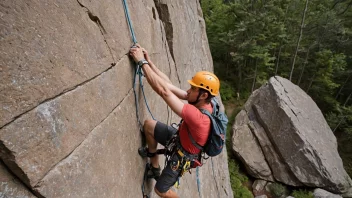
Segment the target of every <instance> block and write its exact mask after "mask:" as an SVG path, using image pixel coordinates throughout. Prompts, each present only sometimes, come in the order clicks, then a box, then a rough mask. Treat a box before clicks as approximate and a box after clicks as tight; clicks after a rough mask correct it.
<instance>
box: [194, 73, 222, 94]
mask: <svg viewBox="0 0 352 198" xmlns="http://www.w3.org/2000/svg"><path fill="white" fill-rule="evenodd" d="M188 82H189V84H191V85H193V86H195V87H199V88H202V89H205V90H207V91H209V92H210V94H211V95H213V96H216V95H218V93H219V88H220V81H219V79H218V77H216V76H215V74H213V73H211V72H208V71H200V72H197V73H196V75H194V76H193V78H192V80H188Z"/></svg>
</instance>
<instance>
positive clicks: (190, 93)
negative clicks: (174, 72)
mask: <svg viewBox="0 0 352 198" xmlns="http://www.w3.org/2000/svg"><path fill="white" fill-rule="evenodd" d="M198 95H199V88H198V87H195V86H192V85H191V88H189V89H188V90H187V101H188V103H189V104H194V103H196V102H198V101H197V99H198Z"/></svg>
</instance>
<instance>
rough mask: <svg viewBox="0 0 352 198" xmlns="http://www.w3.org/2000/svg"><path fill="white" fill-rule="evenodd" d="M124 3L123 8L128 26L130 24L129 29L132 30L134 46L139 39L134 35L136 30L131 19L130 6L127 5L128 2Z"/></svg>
mask: <svg viewBox="0 0 352 198" xmlns="http://www.w3.org/2000/svg"><path fill="white" fill-rule="evenodd" d="M122 2H123V8H124V10H125V15H126V19H127V24H128V27H129V29H130V32H131V36H132V41H133V45H134V44H136V43H137V39H136V35H135V34H134V29H133V25H132V21H131V17H130V11H129V10H128V5H127V2H126V0H122Z"/></svg>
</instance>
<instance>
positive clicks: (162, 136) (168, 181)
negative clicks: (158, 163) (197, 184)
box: [154, 122, 180, 193]
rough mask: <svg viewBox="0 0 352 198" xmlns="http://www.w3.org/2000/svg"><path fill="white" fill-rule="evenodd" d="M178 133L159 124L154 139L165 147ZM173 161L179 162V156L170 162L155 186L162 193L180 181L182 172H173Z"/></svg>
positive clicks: (175, 156) (156, 126)
mask: <svg viewBox="0 0 352 198" xmlns="http://www.w3.org/2000/svg"><path fill="white" fill-rule="evenodd" d="M176 132H177V129H175V128H173V127H171V126H168V125H166V124H164V123H161V122H157V123H156V125H155V129H154V139H155V140H156V141H157V142H158V143H160V144H162V145H163V146H165V145H166V143H167V142H168V141H169V140H170V139H171V138H172V136H173V135H174V134H175V133H176ZM173 161H176V162H177V161H178V157H177V155H174V156H173V157H172V158H171V159H170V160H169V161H168V162H167V166H166V167H165V168H164V169H163V171H162V172H161V175H160V177H159V179H158V181H157V182H156V184H155V188H156V189H157V190H158V191H159V192H161V193H165V192H167V191H168V190H169V189H170V188H171V187H172V186H173V185H174V184H175V183H176V181H177V180H178V177H179V174H180V170H175V171H174V170H172V169H171V165H170V164H171V163H172V162H173Z"/></svg>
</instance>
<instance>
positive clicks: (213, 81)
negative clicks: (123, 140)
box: [130, 45, 220, 198]
mask: <svg viewBox="0 0 352 198" xmlns="http://www.w3.org/2000/svg"><path fill="white" fill-rule="evenodd" d="M130 55H131V56H132V57H133V59H134V61H135V62H136V63H137V64H138V65H139V66H141V67H142V69H143V72H144V75H145V76H146V78H147V81H148V83H149V84H150V86H151V87H152V88H153V90H154V91H155V92H156V93H157V94H159V95H160V96H161V97H162V98H163V99H164V101H165V102H166V103H167V105H168V106H169V107H170V108H171V109H172V111H174V112H175V113H176V114H177V115H178V116H180V117H181V118H182V119H183V122H182V123H181V125H180V126H179V129H178V130H177V129H175V128H173V127H171V126H168V125H166V124H164V123H161V122H158V121H155V120H149V119H148V120H145V122H144V126H143V130H144V133H145V136H146V140H147V145H148V147H142V148H140V149H139V150H138V152H139V154H140V155H141V156H142V157H150V163H151V167H150V169H151V171H152V173H153V176H154V178H155V179H156V180H157V183H156V185H155V188H154V190H155V192H156V193H157V194H158V195H159V196H160V197H165V198H174V197H178V196H177V194H176V192H174V191H172V190H171V187H172V186H173V185H174V184H175V183H176V182H177V180H178V178H179V177H180V175H181V172H182V168H184V167H187V166H188V167H189V164H188V165H187V162H190V161H191V160H193V159H198V157H199V154H200V152H201V150H200V149H199V146H204V145H205V143H206V142H207V139H208V136H209V133H210V129H211V120H210V118H209V117H208V116H207V115H205V114H203V113H202V112H201V111H200V109H205V110H207V111H209V112H210V113H212V111H213V108H212V105H211V99H212V97H214V96H216V95H217V94H218V92H219V87H220V82H219V79H218V78H217V77H216V76H215V75H214V74H213V73H210V72H207V71H201V72H198V73H196V74H195V76H193V78H192V80H188V82H189V83H190V85H191V87H190V89H188V90H187V91H184V90H181V89H179V88H178V87H176V86H174V85H172V83H171V81H170V79H169V78H168V77H167V76H166V75H165V74H164V73H162V72H161V71H160V70H159V69H158V68H157V67H156V66H155V65H154V64H153V62H152V61H151V60H150V57H149V55H148V53H147V51H146V50H145V49H143V48H142V47H141V46H139V45H136V46H134V47H132V48H131V49H130ZM181 100H187V101H188V104H185V103H184V102H182V101H181ZM177 132H178V139H177V144H176V145H177V146H176V147H177V149H176V150H175V151H176V152H175V154H174V155H172V156H171V159H170V160H169V161H168V163H167V166H166V167H165V168H164V169H163V171H162V173H161V174H160V166H159V159H158V155H156V154H155V152H156V150H157V144H158V143H160V144H162V145H164V146H166V145H167V143H168V142H169V141H170V140H171V139H172V138H173V137H174V134H176V133H177ZM195 144H198V145H199V146H198V147H197V146H195Z"/></svg>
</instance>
